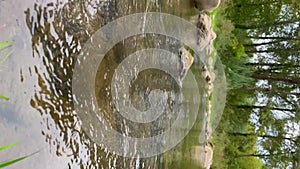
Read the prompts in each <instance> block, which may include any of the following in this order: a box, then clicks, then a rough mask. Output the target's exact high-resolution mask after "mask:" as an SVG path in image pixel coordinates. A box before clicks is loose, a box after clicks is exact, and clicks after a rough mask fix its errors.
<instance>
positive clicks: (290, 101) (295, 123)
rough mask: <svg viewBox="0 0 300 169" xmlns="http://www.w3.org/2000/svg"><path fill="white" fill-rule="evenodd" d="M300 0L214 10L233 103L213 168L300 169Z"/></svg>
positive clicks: (234, 1)
mask: <svg viewBox="0 0 300 169" xmlns="http://www.w3.org/2000/svg"><path fill="white" fill-rule="evenodd" d="M299 13H300V1H298V0H227V1H226V0H224V1H222V3H221V5H220V7H219V8H218V9H217V10H215V11H214V12H213V15H215V19H214V30H215V32H216V33H217V39H216V40H215V41H214V46H215V49H216V50H217V53H218V54H219V57H220V58H221V61H222V63H223V64H224V69H225V72H226V79H227V83H228V84H227V85H228V89H227V90H228V92H227V103H226V107H225V110H224V113H223V116H222V119H221V122H220V124H219V126H218V128H217V129H216V131H215V132H214V135H213V143H214V144H215V149H214V158H213V165H212V167H211V168H216V169H219V168H229V169H231V168H240V169H254V168H255V169H259V168H268V169H269V168H280V169H281V168H282V169H286V168H291V169H299V168H300V127H299V126H300V122H299V121H300V111H299V96H300V62H299V61H300V27H299V26H300V14H299Z"/></svg>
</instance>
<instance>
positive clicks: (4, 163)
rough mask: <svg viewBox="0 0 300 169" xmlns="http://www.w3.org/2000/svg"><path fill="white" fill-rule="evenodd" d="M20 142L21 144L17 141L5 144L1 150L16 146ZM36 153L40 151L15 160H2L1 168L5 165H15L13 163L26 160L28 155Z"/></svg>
mask: <svg viewBox="0 0 300 169" xmlns="http://www.w3.org/2000/svg"><path fill="white" fill-rule="evenodd" d="M18 144H19V142H15V143H11V144H8V145H5V146H3V147H0V151H3V150H6V149H9V148H11V147H14V146H16V145H18ZM36 153H38V151H37V152H35V153H32V154H29V155H26V156H23V157H20V158H16V159H13V160H7V161H4V162H0V168H4V167H7V166H11V165H13V164H15V163H17V162H19V161H22V160H25V159H26V158H28V157H30V156H32V155H34V154H36Z"/></svg>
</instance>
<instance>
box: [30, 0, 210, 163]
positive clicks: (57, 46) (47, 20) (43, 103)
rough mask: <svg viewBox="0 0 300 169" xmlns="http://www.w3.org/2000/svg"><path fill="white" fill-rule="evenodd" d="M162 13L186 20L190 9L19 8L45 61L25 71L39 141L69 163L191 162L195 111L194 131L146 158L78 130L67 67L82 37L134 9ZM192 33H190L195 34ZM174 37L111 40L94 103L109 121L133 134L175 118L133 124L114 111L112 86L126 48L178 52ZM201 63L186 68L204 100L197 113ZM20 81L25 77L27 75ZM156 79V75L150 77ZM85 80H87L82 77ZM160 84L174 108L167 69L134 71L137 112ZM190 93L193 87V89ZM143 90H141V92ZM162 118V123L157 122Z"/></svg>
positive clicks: (149, 132) (133, 3)
mask: <svg viewBox="0 0 300 169" xmlns="http://www.w3.org/2000/svg"><path fill="white" fill-rule="evenodd" d="M150 11H152V12H166V13H170V14H174V15H177V16H181V17H184V18H189V17H190V16H191V15H192V14H193V13H194V12H195V9H194V8H193V7H192V5H191V4H190V1H186V0H168V1H163V0H152V1H150V0H148V1H145V2H142V1H138V0H122V1H117V0H115V1H114V0H111V1H99V0H87V1H84V0H69V1H65V2H59V3H57V2H55V3H54V2H51V3H43V4H38V3H36V4H35V5H34V8H33V9H27V10H26V11H25V19H26V24H27V27H28V30H29V32H30V34H31V45H32V50H33V51H32V55H33V57H35V58H38V59H40V60H41V61H42V63H43V65H42V66H41V65H32V66H31V67H30V69H29V70H30V72H31V74H32V75H36V76H37V78H38V85H37V86H35V93H34V94H33V95H32V99H31V101H30V104H31V106H32V107H34V108H35V109H36V110H38V111H39V113H40V115H41V117H42V119H43V121H42V125H43V126H45V127H46V128H45V129H43V130H42V135H43V136H44V137H45V141H46V142H47V143H48V144H49V147H50V149H51V151H54V152H55V154H56V155H57V156H68V157H70V158H71V160H70V162H69V163H68V167H69V168H78V166H80V168H184V167H190V168H192V167H196V166H198V164H196V163H195V162H194V161H193V157H192V153H191V151H192V147H193V146H196V145H199V134H200V133H201V128H202V126H203V124H202V120H203V119H202V117H203V115H202V114H201V113H200V114H199V115H198V116H199V117H198V118H199V119H198V120H197V123H196V125H195V126H194V128H193V130H192V131H191V132H190V134H189V135H188V136H187V138H186V139H185V140H183V141H182V142H181V143H180V144H179V145H177V146H176V147H175V148H173V149H172V150H170V151H168V152H166V153H165V154H162V155H158V156H154V157H151V158H144V159H138V158H124V157H120V156H117V155H114V154H112V153H110V152H108V151H107V150H106V149H103V147H101V146H99V145H97V144H95V143H94V142H93V141H92V140H91V139H90V138H89V137H88V135H87V134H86V133H85V131H83V130H82V129H81V121H80V119H79V117H78V115H77V112H75V111H74V103H73V94H72V75H73V74H72V72H73V69H74V66H75V63H76V60H77V56H78V55H79V54H80V52H81V49H82V48H83V46H84V45H85V42H86V41H87V40H88V39H89V38H90V37H91V36H92V35H93V34H94V33H95V32H96V31H97V30H99V28H100V27H101V26H103V25H105V24H106V23H108V22H110V21H111V20H114V19H116V18H118V17H121V16H124V15H128V14H132V13H136V12H150ZM195 38H196V37H195ZM182 45H183V44H181V43H180V42H179V41H178V40H176V39H172V38H170V37H165V36H162V35H151V34H147V35H137V36H134V37H130V38H128V39H125V40H124V41H123V42H120V43H118V44H117V45H115V46H114V47H113V48H112V49H111V50H110V51H109V53H107V55H106V56H105V58H104V60H103V61H102V62H101V64H100V65H99V68H98V72H97V76H96V89H95V93H96V95H97V102H98V105H100V109H101V111H102V112H104V114H105V118H106V120H107V121H108V122H109V123H110V125H111V126H112V127H113V128H115V129H116V130H118V131H119V132H121V133H123V134H127V135H128V136H132V137H150V136H153V135H156V134H158V133H160V132H163V131H164V130H165V129H167V128H168V127H169V124H171V123H172V122H173V121H174V120H175V119H174V118H175V117H176V116H177V113H176V111H170V112H172V113H173V114H165V115H163V116H161V117H160V118H159V119H158V120H156V121H155V122H153V123H151V124H137V123H134V122H130V121H129V120H126V119H124V118H123V117H122V116H121V115H119V114H118V113H117V112H115V110H114V106H113V105H112V101H111V92H110V84H111V79H112V77H113V73H114V71H115V69H116V68H117V66H118V65H119V64H120V63H121V62H122V61H123V60H124V59H125V58H126V57H127V56H128V55H129V54H131V53H133V52H135V51H137V50H141V49H147V48H160V49H166V50H168V51H171V52H173V53H177V52H178V49H179V48H180V47H181V46H182ZM199 64H200V63H199V62H196V63H194V65H193V67H192V69H193V70H194V71H195V72H199V76H198V77H197V81H198V83H199V90H200V94H201V96H202V97H203V98H202V99H203V100H202V103H201V107H200V112H203V111H204V110H205V106H203V105H204V104H205V98H204V80H203V78H202V77H201V75H200V74H201V73H200V70H199V68H200V65H199ZM25 78H26V77H25ZM153 79H155V80H153ZM85 83H89V82H85ZM154 89H160V90H163V91H165V92H167V93H168V94H169V96H170V97H169V98H168V105H169V108H170V109H172V110H173V109H174V108H176V105H175V106H174V98H172V95H174V93H176V92H178V91H179V90H180V88H179V86H178V85H177V84H176V82H175V80H174V79H173V78H172V77H171V76H170V75H168V74H166V73H165V72H162V71H159V70H147V71H143V72H140V73H139V75H138V77H137V78H136V79H135V80H133V81H132V82H131V88H130V93H131V96H130V98H131V99H132V102H133V105H134V106H135V107H136V108H137V109H140V110H143V111H144V110H147V109H149V107H150V106H151V105H150V102H149V99H148V96H147V95H144V93H147V91H148V93H149V91H151V90H154ZM191 92H193V91H191ZM140 93H143V95H140ZM163 121H165V122H166V121H167V122H166V123H162V125H160V124H161V122H163Z"/></svg>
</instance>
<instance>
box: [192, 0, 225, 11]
mask: <svg viewBox="0 0 300 169" xmlns="http://www.w3.org/2000/svg"><path fill="white" fill-rule="evenodd" d="M220 2H221V0H195V7H196V8H197V9H198V10H199V11H207V12H211V11H213V10H214V9H216V8H217V7H218V6H219V5H220Z"/></svg>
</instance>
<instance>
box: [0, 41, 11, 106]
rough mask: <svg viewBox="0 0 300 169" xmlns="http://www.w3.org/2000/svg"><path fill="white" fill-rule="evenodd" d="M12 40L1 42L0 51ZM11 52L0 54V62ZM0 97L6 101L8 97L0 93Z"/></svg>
mask: <svg viewBox="0 0 300 169" xmlns="http://www.w3.org/2000/svg"><path fill="white" fill-rule="evenodd" d="M12 42H13V41H6V42H1V43H0V52H2V51H4V50H5V49H7V48H8V47H9V46H10V45H11V44H12ZM11 54H12V51H10V52H8V53H6V54H4V55H3V56H0V64H1V63H3V62H4V61H5V60H6V59H7V58H8V57H9V56H10V55H11ZM0 99H2V100H5V101H8V100H9V98H8V97H6V96H4V95H1V94H0Z"/></svg>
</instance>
